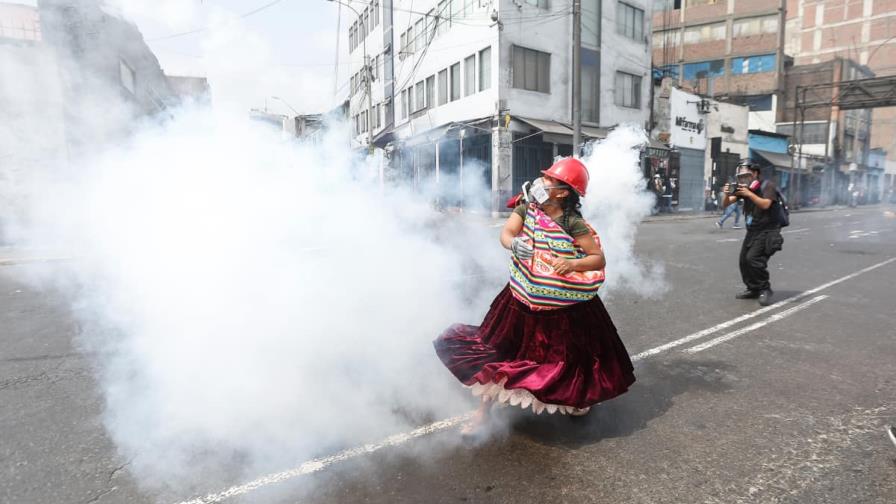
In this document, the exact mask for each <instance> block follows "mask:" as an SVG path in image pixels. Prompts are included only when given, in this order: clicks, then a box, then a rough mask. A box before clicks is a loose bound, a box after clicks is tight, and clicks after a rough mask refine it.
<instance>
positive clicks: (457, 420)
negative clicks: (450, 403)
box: [178, 411, 473, 504]
mask: <svg viewBox="0 0 896 504" xmlns="http://www.w3.org/2000/svg"><path fill="white" fill-rule="evenodd" d="M472 416H473V412H472V411H471V412H469V413H465V414H463V415H458V416H454V417H451V418H446V419H445V420H439V421H438V422H433V423H431V424H429V425H424V426H423V427H420V428H418V429H414V430H412V431H411V432H406V433H401V434H395V435H393V436H389V437H387V438H386V439H383V440H382V441H380V442H378V443H370V444H365V445H362V446H359V447H357V448H350V449H348V450H343V451H341V452H339V453H337V454H335V455H330V456H329V457H322V458H316V459H313V460H309V461H308V462H305V463H303V464H302V465H300V466H299V467H296V468H295V469H290V470H288V471H283V472H278V473H274V474H269V475H267V476H262V477H261V478H258V479H256V480H253V481H250V482H249V483H246V484H244V485H238V486H232V487H230V488H228V489H227V490H224V491H223V492H219V493H212V494H208V495H206V496H205V497H199V498H196V499H192V500H188V501H183V502H180V503H178V504H213V503H215V502H222V501H224V500H227V499H229V498H231V497H236V496H237V495H244V494H247V493H249V492H251V491H253V490H257V489H258V488H261V487H263V486H267V485H272V484H274V483H280V482H282V481H286V480H289V479H293V478H296V477H298V476H304V475H306V474H311V473H315V472H318V471H321V470H323V469H326V468H327V467H328V466H331V465H333V464H335V463H337V462H342V461H344V460H348V459H352V458H355V457H358V456H361V455H366V454H368V453H373V452H375V451H378V450H381V449H383V448H386V447H389V446H397V445H400V444H403V443H406V442H408V441H410V440H412V439H415V438H419V437H423V436H427V435H429V434H433V433H435V432H439V431H443V430H446V429H450V428H452V427H456V426H457V425H460V424H461V423H463V422H466V421H467V420H469V419H470V418H471V417H472Z"/></svg>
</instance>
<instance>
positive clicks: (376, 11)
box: [373, 0, 380, 26]
mask: <svg viewBox="0 0 896 504" xmlns="http://www.w3.org/2000/svg"><path fill="white" fill-rule="evenodd" d="M379 24H380V0H374V2H373V26H379Z"/></svg>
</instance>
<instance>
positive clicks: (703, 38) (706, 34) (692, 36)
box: [684, 23, 726, 44]
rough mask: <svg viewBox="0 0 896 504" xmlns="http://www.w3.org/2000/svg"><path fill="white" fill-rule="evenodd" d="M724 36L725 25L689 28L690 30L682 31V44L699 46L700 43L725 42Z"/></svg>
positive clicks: (716, 24)
mask: <svg viewBox="0 0 896 504" xmlns="http://www.w3.org/2000/svg"><path fill="white" fill-rule="evenodd" d="M725 36H726V28H725V23H715V24H707V25H702V26H691V27H690V28H686V29H685V30H684V43H685V44H699V43H701V42H713V41H717V40H725Z"/></svg>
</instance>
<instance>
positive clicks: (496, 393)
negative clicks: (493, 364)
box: [465, 378, 591, 416]
mask: <svg viewBox="0 0 896 504" xmlns="http://www.w3.org/2000/svg"><path fill="white" fill-rule="evenodd" d="M506 383H507V378H504V379H502V380H501V381H500V382H497V383H496V382H489V383H485V384H483V383H479V382H476V383H474V384H472V385H465V387H467V388H469V389H470V391H471V392H472V393H473V395H474V396H476V397H480V398H483V399H488V400H490V401H493V402H494V403H495V404H499V405H502V406H519V407H520V408H522V409H524V410H525V409H529V408H532V412H533V413H535V414H536V415H540V414H541V413H542V412H544V411H546V412H547V413H548V414H549V415H553V414H554V413H559V414H561V415H572V416H582V415H585V414H587V413H588V411H589V410H590V409H591V408H590V407H586V408H576V407H575V406H567V405H565V404H547V403H543V402H541V401H539V400H538V399H537V398H536V397H535V396H534V395H533V394H532V392H529V391H528V390H526V389H523V388H515V389H508V388H505V387H504V385H505V384H506Z"/></svg>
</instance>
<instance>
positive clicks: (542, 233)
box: [510, 205, 604, 310]
mask: <svg viewBox="0 0 896 504" xmlns="http://www.w3.org/2000/svg"><path fill="white" fill-rule="evenodd" d="M589 228H590V226H589ZM591 232H592V235H593V236H594V241H595V242H597V246H598V247H600V238H598V236H597V233H595V232H594V229H591ZM519 236H525V237H527V238H528V239H529V240H530V243H532V245H533V247H534V248H535V255H534V256H532V259H529V260H527V261H520V260H519V259H517V258H516V257H515V256H513V257H512V258H511V263H510V289H511V292H513V295H514V297H516V298H517V299H519V300H520V301H522V302H523V303H525V304H526V305H527V306H529V307H530V308H531V309H533V310H555V309H558V308H565V307H567V306H570V305H573V304H575V303H579V302H582V301H588V300H591V299H592V298H594V296H596V295H597V291H598V289H600V286H601V285H603V283H604V270H600V271H586V272H572V273H568V274H566V275H558V274H556V273H555V272H554V267H553V266H551V264H552V262H553V258H554V257H561V258H564V259H580V258H582V257H585V252H584V251H583V250H582V249H581V248H579V247H578V246H576V244H575V240H573V238H572V237H571V236H569V234H568V233H567V232H566V231H564V230H563V228H561V227H560V225H558V224H557V223H556V222H554V220H553V219H551V218H550V217H548V216H547V215H546V214H545V213H544V212H542V211H541V210H539V209H538V208H537V207H536V206H535V205H529V208H528V209H527V210H526V218H525V220H524V222H523V230H522V231H521V232H520V234H519Z"/></svg>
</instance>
